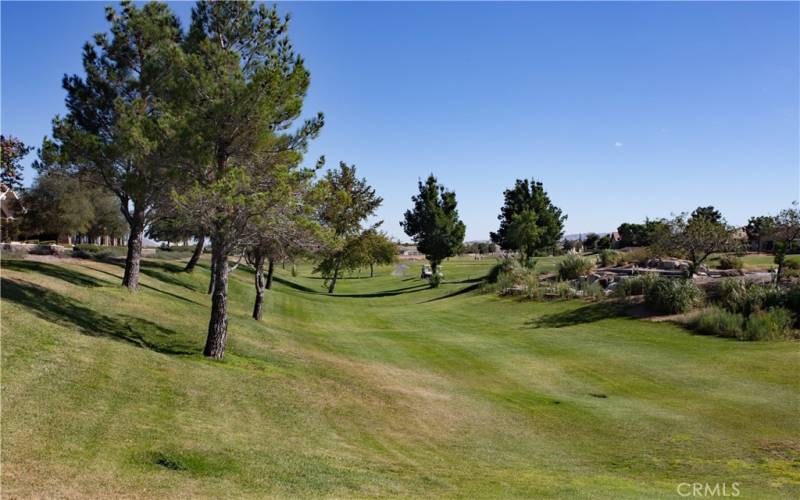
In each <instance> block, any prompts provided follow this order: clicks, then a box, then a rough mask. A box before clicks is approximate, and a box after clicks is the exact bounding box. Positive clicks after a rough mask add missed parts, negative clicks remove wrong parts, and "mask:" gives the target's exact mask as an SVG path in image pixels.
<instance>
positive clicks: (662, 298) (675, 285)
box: [644, 277, 704, 314]
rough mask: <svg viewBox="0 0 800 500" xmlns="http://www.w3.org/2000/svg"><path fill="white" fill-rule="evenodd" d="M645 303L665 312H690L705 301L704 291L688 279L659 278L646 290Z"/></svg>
mask: <svg viewBox="0 0 800 500" xmlns="http://www.w3.org/2000/svg"><path fill="white" fill-rule="evenodd" d="M644 298H645V303H647V305H648V306H649V307H650V308H652V309H653V310H655V311H657V312H660V313H664V314H681V313H685V312H689V311H691V310H692V309H694V308H695V307H697V306H700V305H701V304H702V303H703V298H704V295H703V292H702V291H701V290H700V289H699V288H697V286H696V285H695V284H694V283H693V282H692V281H691V280H688V279H671V278H661V277H660V278H658V279H656V280H655V281H654V282H653V283H651V284H650V285H649V286H648V287H647V288H646V289H645V292H644Z"/></svg>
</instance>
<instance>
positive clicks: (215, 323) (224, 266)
mask: <svg viewBox="0 0 800 500" xmlns="http://www.w3.org/2000/svg"><path fill="white" fill-rule="evenodd" d="M211 260H212V263H213V267H214V272H213V273H212V277H213V284H214V290H213V293H212V295H211V319H210V320H209V321H208V337H207V338H206V347H205V349H203V355H205V356H208V357H209V358H214V359H222V357H223V356H224V355H225V342H226V341H227V339H228V256H227V255H226V254H225V253H223V252H220V251H219V249H218V248H217V245H215V248H214V250H212V255H211Z"/></svg>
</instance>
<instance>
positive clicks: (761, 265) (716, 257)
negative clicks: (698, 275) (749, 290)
mask: <svg viewBox="0 0 800 500" xmlns="http://www.w3.org/2000/svg"><path fill="white" fill-rule="evenodd" d="M721 256H722V254H713V255H711V256H710V257H709V258H708V262H707V263H706V264H707V265H708V266H709V267H712V268H717V267H719V261H720V257H721ZM741 259H742V262H743V263H744V269H745V270H748V271H766V270H769V269H777V267H778V266H777V265H776V264H775V256H774V255H772V254H768V253H748V254H746V255H743V256H742V257H741ZM786 260H787V261H797V262H800V255H787V256H786Z"/></svg>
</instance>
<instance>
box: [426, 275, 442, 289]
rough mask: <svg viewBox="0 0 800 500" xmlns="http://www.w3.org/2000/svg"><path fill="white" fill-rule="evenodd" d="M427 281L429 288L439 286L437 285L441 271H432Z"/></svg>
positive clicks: (440, 279)
mask: <svg viewBox="0 0 800 500" xmlns="http://www.w3.org/2000/svg"><path fill="white" fill-rule="evenodd" d="M428 283H429V284H430V286H431V288H439V285H440V284H441V283H442V275H441V273H433V274H432V275H431V277H430V278H428Z"/></svg>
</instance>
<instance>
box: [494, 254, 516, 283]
mask: <svg viewBox="0 0 800 500" xmlns="http://www.w3.org/2000/svg"><path fill="white" fill-rule="evenodd" d="M516 267H519V262H517V261H516V260H515V259H508V258H506V259H503V260H501V261H500V262H498V263H497V264H495V265H494V266H492V268H491V269H490V270H489V274H488V275H487V276H486V281H488V282H489V283H497V280H498V278H499V277H500V275H501V274H502V273H504V272H508V271H510V270H511V269H514V268H516Z"/></svg>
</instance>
